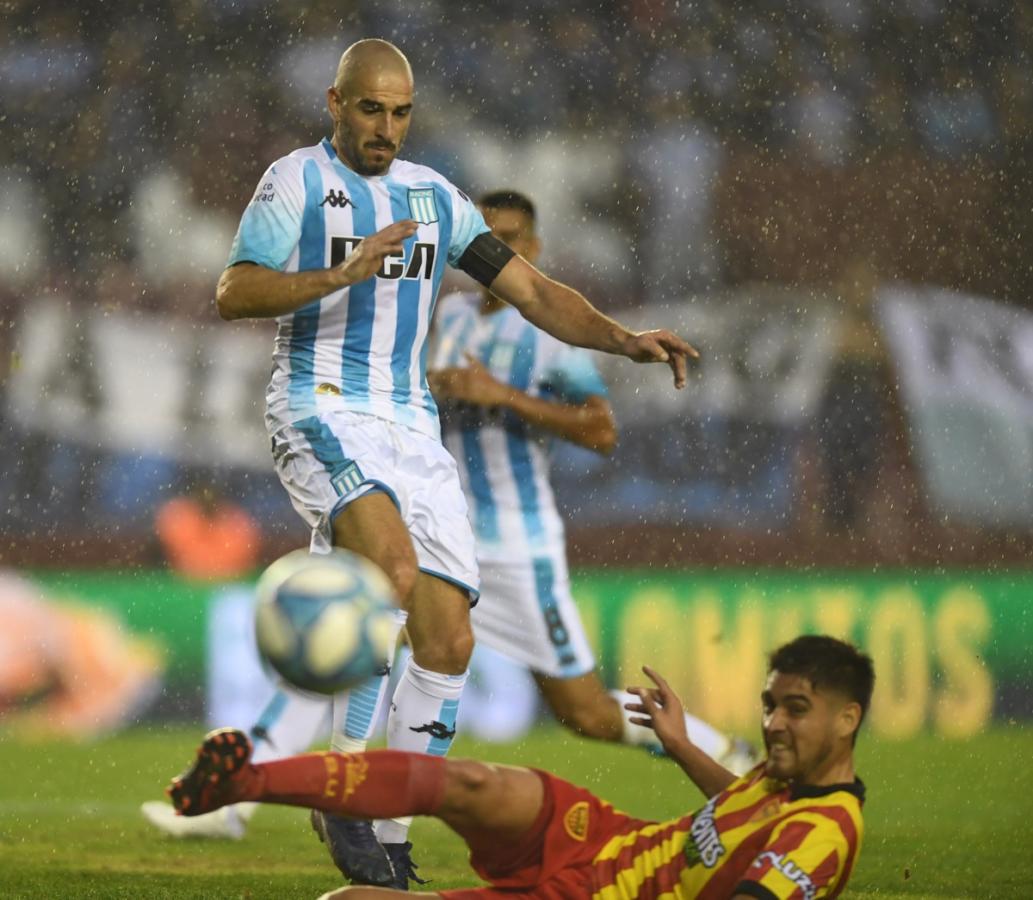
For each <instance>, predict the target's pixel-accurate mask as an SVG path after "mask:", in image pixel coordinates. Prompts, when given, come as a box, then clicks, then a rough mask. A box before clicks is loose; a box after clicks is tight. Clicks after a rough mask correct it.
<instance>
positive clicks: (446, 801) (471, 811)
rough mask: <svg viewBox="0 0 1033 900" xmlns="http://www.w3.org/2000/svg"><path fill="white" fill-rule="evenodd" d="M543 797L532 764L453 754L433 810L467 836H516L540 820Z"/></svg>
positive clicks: (495, 838) (488, 838)
mask: <svg viewBox="0 0 1033 900" xmlns="http://www.w3.org/2000/svg"><path fill="white" fill-rule="evenodd" d="M544 798H545V788H544V786H543V784H542V778H541V776H540V775H539V774H538V773H537V772H535V771H533V770H531V769H526V768H523V767H520V766H503V765H497V764H494V763H485V762H480V761H479V760H473V759H456V760H450V761H449V762H448V770H447V776H446V780H445V795H444V798H443V799H442V802H441V806H440V807H439V808H438V811H437V812H436V813H435V815H436V816H437V817H438V818H439V819H441V820H442V821H443V822H445V823H446V824H447V825H448V826H449V827H451V828H452V829H454V830H455V831H456V832H458V833H459V834H460V835H462V836H463V837H464V838H465V839H466V840H467V841H468V842H470V841H471V840H473V842H474V843H477V842H484V841H488V842H489V843H490V842H494V841H497V842H500V843H501V842H504V841H515V840H517V839H518V838H521V837H523V836H524V835H526V834H527V832H528V830H529V829H530V828H531V826H532V825H534V824H535V822H536V821H537V820H538V816H539V813H540V812H541V811H542V803H543V802H544Z"/></svg>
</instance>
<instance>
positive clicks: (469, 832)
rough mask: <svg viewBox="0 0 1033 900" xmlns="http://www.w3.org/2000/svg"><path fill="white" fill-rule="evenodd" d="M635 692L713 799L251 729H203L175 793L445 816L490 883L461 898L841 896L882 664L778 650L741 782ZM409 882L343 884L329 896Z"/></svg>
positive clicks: (209, 803)
mask: <svg viewBox="0 0 1033 900" xmlns="http://www.w3.org/2000/svg"><path fill="white" fill-rule="evenodd" d="M645 672H646V674H647V675H648V676H649V678H650V679H651V680H652V681H653V683H654V685H655V687H650V688H630V690H631V691H632V693H634V694H637V695H638V701H637V702H632V703H629V704H628V706H629V709H630V710H631V711H632V712H634V713H635V717H636V718H637V719H638V720H639V722H640V723H641V724H646V725H650V726H651V727H652V728H653V729H654V730H655V731H656V735H657V737H658V738H659V740H660V741H661V743H662V744H663V745H664V748H665V749H666V750H667V752H668V753H669V754H670V755H671V756H672V757H673V758H674V759H675V760H677V761H678V763H679V764H680V765H681V767H682V768H683V769H684V771H685V773H686V775H688V777H689V778H690V780H691V781H692V782H693V783H694V784H695V785H696V786H697V787H698V788H699V789H700V791H701V792H702V793H703V794H704V796H705V797H706V798H707V801H706V802H705V803H704V804H703V805H702V806H701V807H700V808H699V809H697V810H696V811H695V812H692V813H689V814H686V815H684V816H680V817H678V818H675V819H670V820H667V821H663V822H652V821H648V820H643V819H636V818H632V817H631V816H628V815H625V814H624V813H621V812H618V811H616V810H615V809H613V807H611V806H610V805H609V804H608V803H606V802H605V801H603V800H600V799H599V798H598V797H596V796H595V795H594V794H592V793H590V792H589V791H586V790H584V789H583V788H579V787H575V786H574V785H572V784H570V783H569V782H566V781H563V780H562V779H560V778H557V777H555V776H554V775H550V774H549V773H546V772H541V771H536V770H533V769H523V768H517V767H513V766H498V765H490V764H486V763H481V762H475V761H473V760H444V759H435V758H433V757H429V756H420V755H416V754H412V753H398V752H396V751H392V750H374V751H371V752H366V753H355V754H334V753H321V754H317V753H313V754H308V755H306V756H298V757H293V758H290V759H285V760H281V761H279V762H273V763H266V764H260V765H253V764H251V763H250V762H249V758H248V757H249V751H250V747H249V745H248V740H247V736H246V735H244V734H243V732H239V731H231V730H228V729H227V730H224V731H221V732H213V733H212V734H210V735H208V737H207V738H206V740H205V742H204V743H203V744H202V745H201V748H200V750H199V751H198V756H197V760H196V761H195V763H194V764H193V766H192V767H191V768H190V770H189V771H188V772H186V773H185V774H184V775H183V776H181V777H180V778H177V779H175V780H174V781H173V783H172V785H171V786H170V789H169V790H170V793H171V795H172V797H173V802H174V804H175V806H176V808H177V809H178V810H180V811H181V812H182V813H183V814H184V815H188V816H189V815H195V814H203V813H205V812H207V811H209V810H212V809H215V808H216V807H219V806H221V805H222V804H225V803H235V802H239V801H241V800H258V801H263V802H267V803H287V804H292V805H299V806H313V807H318V808H320V809H325V810H335V811H338V812H344V813H347V814H349V815H353V816H384V815H397V814H399V813H403V812H407V813H418V814H420V815H429V816H435V817H436V818H439V819H441V820H442V821H443V822H445V823H446V824H447V825H448V826H449V827H450V828H452V829H453V830H454V831H455V832H456V833H457V834H459V836H460V837H462V838H463V840H464V841H465V842H466V843H467V845H468V846H469V848H470V863H471V865H472V866H473V868H474V869H475V870H476V872H477V874H478V875H480V876H481V877H482V878H483V879H484V880H485V881H487V882H488V883H489V886H487V887H475V888H459V889H453V890H443V891H440V892H438V893H436V894H434V895H433V896H437V897H444V898H452V900H475V898H483V900H489V898H499V900H501V898H504V897H520V898H524V900H534V898H537V900H559V898H564V897H570V898H574V897H597V898H605V900H660V898H670V900H688V898H701V900H724V898H729V897H731V898H733V900H748V898H754V900H797V898H806V900H813V898H818V897H836V896H838V895H839V894H840V893H841V892H842V891H843V889H844V888H845V887H846V884H847V881H848V880H849V878H850V873H851V871H852V870H853V867H854V864H855V862H856V861H857V855H858V853H859V852H860V848H861V839H862V833H863V819H862V814H861V808H862V805H863V803H864V794H865V790H864V784H863V783H862V782H861V780H860V779H859V778H858V777H857V775H856V773H855V772H854V756H853V751H854V744H855V742H856V740H857V733H858V729H859V728H860V727H861V723H862V721H863V720H864V717H865V713H866V712H867V710H868V706H869V704H870V702H871V697H872V689H873V687H874V683H875V673H874V670H873V668H872V661H871V659H870V658H869V657H867V656H866V655H864V654H863V653H860V652H858V651H857V650H856V649H855V648H854V647H853V646H851V645H850V644H846V643H844V642H842V641H839V640H836V639H835V638H831V637H823V636H817V635H807V636H804V637H800V638H797V639H796V640H794V641H792V642H790V643H789V644H786V645H784V646H782V647H780V648H779V649H777V650H776V651H775V652H774V653H773V654H772V655H771V658H770V662H769V667H768V677H767V681H766V683H765V685H764V688H763V690H762V692H761V695H760V701H761V703H760V705H761V712H762V715H761V727H762V729H763V733H764V744H765V746H766V748H767V759H765V760H764V762H762V763H760V764H759V765H758V766H757V767H756V768H754V769H753V770H751V771H750V772H747V773H746V774H745V775H744V776H742V777H741V778H736V777H735V776H734V775H733V774H732V773H731V772H728V771H726V770H725V769H724V768H722V767H721V766H720V765H719V764H718V763H716V762H715V761H714V760H713V759H711V758H710V757H709V756H707V755H706V754H705V753H702V752H701V751H700V750H699V749H698V748H696V747H694V746H693V745H692V743H691V741H690V740H689V739H688V737H687V736H686V733H685V719H684V716H683V712H682V708H681V703H680V701H679V699H678V696H677V695H676V694H675V693H674V691H673V690H671V688H670V686H669V685H668V684H667V682H666V681H665V680H664V679H663V678H662V677H661V676H660V675H658V674H657V673H656V672H654V671H653V670H652V669H649V668H646V669H645ZM393 896H403V897H404V896H406V894H405V893H404V892H399V891H393V890H382V889H378V888H361V887H360V888H345V889H343V890H340V891H335V892H333V893H332V894H327V895H325V896H324V897H323V900H380V898H383V900H387V898H389V897H393Z"/></svg>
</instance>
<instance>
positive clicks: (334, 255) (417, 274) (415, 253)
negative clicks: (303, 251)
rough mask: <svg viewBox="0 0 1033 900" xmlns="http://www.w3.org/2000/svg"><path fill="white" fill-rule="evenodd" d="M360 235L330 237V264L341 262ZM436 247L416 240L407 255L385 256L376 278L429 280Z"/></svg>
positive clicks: (353, 249)
mask: <svg viewBox="0 0 1033 900" xmlns="http://www.w3.org/2000/svg"><path fill="white" fill-rule="evenodd" d="M361 241H362V238H360V237H334V238H330V265H331V266H337V265H340V264H341V263H343V262H344V261H345V260H346V259H347V258H348V257H349V256H350V255H351V254H352V253H353V252H354V251H355V248H356V247H358V246H359V243H360V242H361ZM436 251H437V248H436V247H435V246H434V244H425V243H421V242H420V241H417V242H416V243H414V244H413V245H412V253H411V255H410V256H409V257H408V259H407V258H406V257H405V254H402V255H400V256H385V257H384V262H383V265H381V267H380V271H379V272H377V278H388V279H395V278H423V279H425V280H427V281H429V280H430V279H431V278H433V277H434V255H435V252H436Z"/></svg>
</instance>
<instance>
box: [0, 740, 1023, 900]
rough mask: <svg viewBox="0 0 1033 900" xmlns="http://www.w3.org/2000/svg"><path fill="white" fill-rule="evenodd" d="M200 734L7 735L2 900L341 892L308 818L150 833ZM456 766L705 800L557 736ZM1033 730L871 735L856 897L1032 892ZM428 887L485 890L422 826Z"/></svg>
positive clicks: (668, 773) (488, 749) (438, 834)
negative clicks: (180, 835)
mask: <svg viewBox="0 0 1033 900" xmlns="http://www.w3.org/2000/svg"><path fill="white" fill-rule="evenodd" d="M201 735H202V729H200V728H197V729H192V728H185V727H177V728H175V729H169V730H163V729H157V728H155V729H149V730H144V729H140V730H136V731H132V732H128V733H126V734H123V735H120V736H118V737H116V738H112V739H109V740H105V741H101V742H98V743H95V744H89V745H78V746H77V745H73V744H65V743H26V742H21V741H17V740H13V739H11V738H10V737H2V738H0V897H2V898H5V900H7V898H60V897H70V898H71V897H74V898H77V900H78V898H91V897H97V898H107V897H111V898H116V897H117V898H151V897H158V898H161V897H174V898H186V897H196V898H212V897H218V898H222V897H225V898H248V900H258V898H269V900H273V898H276V900H286V898H309V900H314V898H316V897H318V896H319V895H320V894H321V893H323V892H324V891H327V890H330V889H331V888H334V887H337V886H339V885H340V884H341V880H340V878H339V877H338V875H337V871H336V869H334V868H333V865H332V864H331V863H330V860H329V857H328V856H327V854H326V851H325V850H324V848H323V846H322V845H321V844H320V843H319V842H318V840H317V839H316V837H315V835H313V834H312V832H311V830H310V828H309V824H308V818H307V814H306V813H305V812H304V811H303V810H296V809H286V808H280V807H269V808H267V809H263V810H260V811H259V812H258V814H257V815H256V816H255V818H254V819H253V820H252V824H251V828H250V831H249V833H248V835H247V837H246V838H245V839H244V840H242V841H239V842H229V841H220V842H211V841H200V840H191V841H177V840H172V839H169V838H165V837H162V836H161V835H159V834H157V833H156V832H154V831H152V830H151V829H150V826H148V825H147V823H145V822H144V820H143V819H142V818H141V816H140V814H139V805H140V803H141V802H142V801H144V800H152V799H157V798H159V797H160V796H162V793H161V791H162V788H163V787H164V785H165V784H166V783H167V782H168V779H169V777H171V776H172V775H174V774H176V773H178V772H179V771H180V770H181V769H182V768H183V767H184V765H185V764H186V763H187V762H188V761H189V760H190V758H191V755H192V752H193V748H194V746H195V745H196V743H197V742H198V740H199V739H200V737H201ZM454 753H455V755H464V756H476V757H479V758H484V759H490V760H495V761H498V762H508V763H521V764H528V765H534V766H540V767H543V768H548V769H551V770H552V771H554V772H556V773H557V774H559V775H561V776H562V777H564V778H568V779H570V780H572V781H575V782H577V783H579V784H583V785H586V786H587V787H589V788H591V789H592V790H594V791H596V792H597V793H599V794H600V795H601V796H603V797H605V798H606V799H608V800H610V801H612V802H613V803H614V805H616V806H617V807H619V808H621V809H624V810H625V811H627V812H629V813H632V814H634V815H639V816H644V817H650V818H668V817H671V816H675V815H680V814H682V813H684V812H685V811H686V810H688V809H691V808H694V807H695V806H697V805H699V803H700V796H699V794H698V793H697V792H696V791H695V789H694V788H692V787H691V786H690V785H688V783H687V782H686V781H685V779H684V776H682V774H681V772H680V771H679V770H678V768H677V767H676V766H674V765H672V764H669V763H667V764H665V763H664V762H662V761H658V760H656V759H653V758H652V757H650V756H648V755H647V754H645V753H643V752H641V751H637V750H633V749H627V748H620V747H610V746H602V745H599V744H594V743H590V742H588V741H584V740H579V739H577V738H573V737H570V736H568V735H567V734H565V733H564V732H562V731H559V730H556V729H542V730H539V731H536V732H534V733H533V734H532V735H530V736H529V737H528V738H526V739H524V740H523V741H521V742H520V743H517V744H510V745H497V744H495V745H486V744H476V743H472V742H470V741H462V740H460V741H457V744H456V748H455V750H454ZM1030 760H1033V728H1019V727H1010V728H999V729H998V730H996V731H994V732H991V733H989V734H986V735H983V736H980V737H978V738H976V739H973V740H969V741H960V742H959V741H945V740H940V739H935V738H932V737H924V738H921V739H918V740H911V741H906V742H899V743H898V742H894V743H890V742H884V741H879V742H876V741H874V740H870V739H864V738H863V739H862V741H861V746H860V748H859V753H858V771H859V774H860V775H861V777H862V778H864V780H865V781H866V783H867V785H868V803H867V805H866V808H865V818H866V836H865V844H864V848H863V850H862V853H861V859H860V862H859V863H858V866H857V868H856V871H855V873H854V877H853V879H852V880H851V886H850V888H849V889H848V891H847V893H846V895H845V896H848V897H857V898H885V900H897V898H910V900H920V898H931V897H976V896H978V897H980V898H998V897H1000V898H1029V897H1031V896H1033V888H1031V886H1030V885H1031V884H1033V849H1031V848H1033V825H1031V822H1033V767H1031V766H1030V764H1029V761H1030ZM413 840H414V843H415V851H414V858H415V860H416V862H417V863H418V864H419V866H420V874H421V875H423V876H424V877H429V878H431V879H433V880H432V882H431V883H430V884H428V885H427V886H426V889H441V888H446V887H457V886H462V885H472V884H476V883H478V882H477V880H476V878H475V877H473V876H472V875H471V873H470V870H469V869H468V868H467V866H466V855H465V852H464V849H463V846H462V844H461V843H460V841H459V840H458V839H457V838H456V837H454V836H453V835H452V834H451V833H450V832H449V831H448V830H447V829H445V828H444V827H443V826H441V825H439V824H438V823H436V822H432V821H418V822H417V824H416V826H415V827H414V829H413Z"/></svg>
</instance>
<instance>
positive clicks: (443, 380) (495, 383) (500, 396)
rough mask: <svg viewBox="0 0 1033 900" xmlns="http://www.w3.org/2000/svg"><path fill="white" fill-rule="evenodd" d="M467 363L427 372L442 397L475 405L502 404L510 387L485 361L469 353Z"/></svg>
mask: <svg viewBox="0 0 1033 900" xmlns="http://www.w3.org/2000/svg"><path fill="white" fill-rule="evenodd" d="M466 360H467V362H468V365H467V366H464V367H462V368H459V367H453V368H448V369H436V370H435V371H433V372H428V373H427V381H428V383H429V384H430V389H431V391H432V392H433V394H434V396H435V397H436V398H437V399H438V400H456V401H458V402H460V403H472V404H473V405H475V406H499V405H500V404H502V403H503V402H504V401H505V399H506V395H507V393H508V392H509V386H508V385H506V384H503V383H502V382H501V381H499V380H498V379H496V378H495V377H494V376H493V375H492V374H491V372H489V371H488V370H487V368H485V366H484V364H483V363H482V362H481V361H480V360H479V359H477V358H476V357H475V356H472V355H471V354H469V353H467V354H466Z"/></svg>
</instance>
